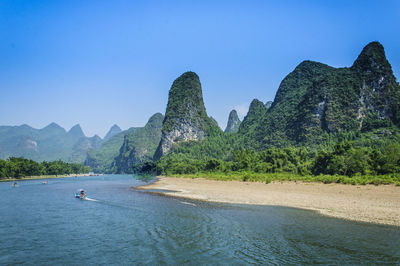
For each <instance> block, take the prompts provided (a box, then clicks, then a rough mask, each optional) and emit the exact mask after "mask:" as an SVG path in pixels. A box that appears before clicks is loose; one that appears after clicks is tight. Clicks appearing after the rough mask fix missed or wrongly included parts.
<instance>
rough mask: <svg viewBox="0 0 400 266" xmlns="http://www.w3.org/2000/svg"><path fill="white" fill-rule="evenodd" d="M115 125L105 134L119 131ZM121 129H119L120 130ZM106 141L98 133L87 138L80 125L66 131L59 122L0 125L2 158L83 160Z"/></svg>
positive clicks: (109, 134)
mask: <svg viewBox="0 0 400 266" xmlns="http://www.w3.org/2000/svg"><path fill="white" fill-rule="evenodd" d="M118 129H119V127H118V126H115V125H114V126H113V127H112V128H111V129H110V131H109V132H108V133H107V135H106V136H108V138H111V136H113V135H115V134H117V131H118ZM119 130H120V129H119ZM104 142H105V140H103V139H101V138H100V137H99V136H98V135H95V136H93V137H86V136H85V134H84V133H83V131H82V128H81V127H80V125H79V124H78V125H75V126H73V127H72V128H71V129H70V130H69V131H66V130H65V129H64V128H62V127H61V126H59V125H57V124H56V123H51V124H49V125H48V126H46V127H44V128H42V129H35V128H32V127H30V126H28V125H21V126H0V158H2V159H5V158H8V157H25V158H29V159H33V160H36V161H45V160H46V161H54V160H63V161H66V162H80V163H82V162H83V161H84V160H85V159H86V156H87V152H88V151H90V150H97V149H98V148H99V147H100V146H102V144H103V143H104Z"/></svg>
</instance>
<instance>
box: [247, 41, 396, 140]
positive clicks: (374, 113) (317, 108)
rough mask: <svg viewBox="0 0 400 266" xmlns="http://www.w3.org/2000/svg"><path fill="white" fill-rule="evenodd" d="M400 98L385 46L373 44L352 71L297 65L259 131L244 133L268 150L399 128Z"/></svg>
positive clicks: (322, 66) (252, 129) (279, 91)
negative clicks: (348, 133) (328, 135)
mask: <svg viewBox="0 0 400 266" xmlns="http://www.w3.org/2000/svg"><path fill="white" fill-rule="evenodd" d="M399 94H400V87H399V84H398V83H397V82H396V79H395V77H394V76H393V72H392V69H391V66H390V64H389V62H388V61H387V60H386V56H385V52H384V49H383V46H382V45H381V44H379V43H378V42H372V43H370V44H368V45H367V46H366V47H365V48H364V49H363V50H362V52H361V54H360V55H359V56H358V58H357V60H356V61H355V62H354V64H353V66H352V67H350V68H333V67H330V66H327V65H325V64H321V63H318V62H312V61H304V62H302V63H301V64H299V65H298V66H297V67H296V68H295V69H294V71H293V72H292V73H290V74H289V75H287V76H286V77H285V78H284V79H283V81H282V82H281V84H280V86H279V89H278V91H277V94H276V97H275V100H274V103H273V105H272V106H271V107H270V109H269V110H268V112H266V114H265V115H264V117H263V118H262V119H261V121H260V122H259V123H257V126H256V127H255V128H251V127H250V128H249V129H247V130H245V129H244V128H243V130H240V131H241V132H243V133H244V134H248V135H250V136H253V137H255V138H256V141H257V144H258V145H259V147H266V146H269V145H271V146H282V145H287V144H292V145H296V144H299V143H321V141H323V135H324V133H337V132H341V131H359V130H361V131H368V130H371V129H376V128H379V127H387V126H390V125H391V124H395V125H397V126H399V121H400V117H399V112H400V111H399V110H400V109H399V107H400V96H399ZM243 124H244V121H243V123H242V126H243ZM242 126H241V128H242ZM249 131H250V132H251V133H252V134H249Z"/></svg>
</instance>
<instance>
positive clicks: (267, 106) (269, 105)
mask: <svg viewBox="0 0 400 266" xmlns="http://www.w3.org/2000/svg"><path fill="white" fill-rule="evenodd" d="M272 103H273V102H272V101H267V102H266V103H265V107H266V108H267V109H269V108H270V107H271V105H272Z"/></svg>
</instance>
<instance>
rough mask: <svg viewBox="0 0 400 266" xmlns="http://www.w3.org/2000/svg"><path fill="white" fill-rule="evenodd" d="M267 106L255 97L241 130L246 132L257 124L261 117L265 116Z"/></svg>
mask: <svg viewBox="0 0 400 266" xmlns="http://www.w3.org/2000/svg"><path fill="white" fill-rule="evenodd" d="M266 112H267V108H266V107H265V105H264V103H263V102H261V101H260V100H257V99H254V100H253V101H252V102H251V104H250V107H249V111H248V112H247V115H246V116H245V117H244V119H243V122H242V123H241V124H240V127H239V132H244V131H247V130H249V128H252V127H254V126H256V125H257V124H258V123H259V122H260V121H261V119H263V118H264V116H265V114H266Z"/></svg>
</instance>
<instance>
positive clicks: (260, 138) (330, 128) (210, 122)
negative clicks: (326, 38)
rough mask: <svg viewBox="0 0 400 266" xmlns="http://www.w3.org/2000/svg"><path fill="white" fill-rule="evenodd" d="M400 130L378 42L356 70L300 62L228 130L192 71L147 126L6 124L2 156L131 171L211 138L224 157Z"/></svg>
mask: <svg viewBox="0 0 400 266" xmlns="http://www.w3.org/2000/svg"><path fill="white" fill-rule="evenodd" d="M399 127H400V86H399V84H398V82H397V81H396V78H395V77H394V75H393V71H392V68H391V65H390V63H389V62H388V61H387V59H386V55H385V51H384V48H383V46H382V45H381V44H380V43H378V42H371V43H369V44H368V45H367V46H365V48H364V49H363V50H362V51H361V53H360V55H359V56H358V58H357V59H356V60H355V62H354V64H353V65H352V66H351V67H345V68H333V67H330V66H328V65H325V64H322V63H318V62H313V61H304V62H302V63H300V64H299V65H298V66H297V67H296V68H295V69H294V70H293V71H292V72H291V73H289V74H288V75H287V76H286V77H285V78H284V79H283V80H282V82H281V84H280V86H279V89H278V91H277V93H276V96H275V99H274V101H273V102H271V101H269V102H266V103H264V102H262V101H260V100H258V99H254V100H253V101H252V102H251V105H250V108H249V111H248V113H247V115H246V116H245V118H244V119H243V121H240V120H239V118H238V116H237V112H236V111H235V110H232V111H231V113H230V114H229V119H228V124H227V127H226V129H225V133H224V132H223V131H222V130H221V129H220V127H218V125H217V123H216V122H215V120H214V119H212V118H211V117H209V116H208V115H207V112H206V109H205V106H204V101H203V95H202V86H201V83H200V79H199V77H198V75H197V74H196V73H194V72H186V73H183V74H182V75H181V76H180V77H178V78H177V79H176V80H175V81H174V82H173V84H172V86H171V88H170V91H169V99H168V103H167V108H166V113H165V117H164V116H163V115H162V114H160V113H157V114H154V115H153V116H152V117H151V118H150V119H149V121H148V123H147V124H146V125H145V126H144V127H136V128H130V129H128V130H125V131H122V130H121V129H120V128H119V127H118V126H117V125H114V126H112V127H111V129H110V130H109V132H108V133H107V135H106V136H105V138H104V139H101V138H99V137H98V136H94V137H91V138H88V137H86V136H84V134H83V132H82V129H81V128H80V126H79V125H76V126H74V127H73V128H71V130H70V131H68V132H66V131H65V130H64V129H63V128H61V127H60V126H58V125H56V124H54V123H52V124H50V125H49V126H47V127H45V128H43V129H33V128H31V127H29V126H27V125H22V126H19V127H7V126H2V127H0V156H1V157H2V158H6V157H9V156H24V157H27V158H32V159H34V160H39V161H40V160H56V159H61V160H65V161H69V162H85V164H87V165H90V166H91V167H92V168H93V169H94V170H95V171H99V172H107V171H108V172H117V173H127V172H131V171H132V167H134V165H135V164H136V163H140V162H144V161H149V160H152V159H154V160H158V159H160V158H161V157H163V156H165V155H166V154H169V153H174V152H175V151H176V150H177V148H179V149H180V150H179V152H182V151H184V152H187V153H188V154H190V153H191V152H193V149H197V148H193V147H194V146H195V145H196V143H201V142H202V140H206V139H210V138H211V139H213V138H214V141H215V142H216V143H218V145H219V146H218V145H217V146H215V145H214V146H213V147H210V148H208V149H206V150H204V151H202V153H201V155H202V156H206V155H207V154H208V155H209V156H211V155H212V156H211V157H220V158H219V159H221V158H224V156H229V152H230V151H231V150H232V149H234V148H235V149H237V148H253V149H255V150H262V149H265V148H268V147H286V146H313V145H320V144H322V143H324V142H325V141H329V139H330V138H331V136H334V135H335V134H339V133H341V132H352V133H351V134H353V135H355V136H357V138H365V136H367V135H363V134H364V133H368V132H373V134H374V135H373V137H372V138H375V139H376V138H379V137H380V136H382V134H383V135H385V136H390V135H395V134H397V133H396V132H398V131H399ZM232 136H234V137H232ZM368 136H369V135H368ZM371 141H372V140H371ZM228 143H229V144H228ZM183 144H185V145H186V144H188V145H189V146H190V145H191V147H192V148H190V147H189V146H188V148H187V149H185V148H184V145H183ZM228 146H229V147H228ZM180 147H181V148H180ZM182 147H183V148H182ZM191 149H192V150H191ZM218 154H219V155H218ZM199 155H200V154H199Z"/></svg>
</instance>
